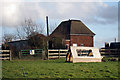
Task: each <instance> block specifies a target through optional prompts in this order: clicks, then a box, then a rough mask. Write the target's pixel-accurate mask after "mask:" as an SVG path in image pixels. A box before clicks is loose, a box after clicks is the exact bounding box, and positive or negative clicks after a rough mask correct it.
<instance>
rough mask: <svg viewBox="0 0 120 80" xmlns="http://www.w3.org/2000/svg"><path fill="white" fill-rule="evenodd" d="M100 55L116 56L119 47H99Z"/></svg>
mask: <svg viewBox="0 0 120 80" xmlns="http://www.w3.org/2000/svg"><path fill="white" fill-rule="evenodd" d="M100 53H101V56H106V57H107V56H114V57H117V56H118V55H119V53H120V49H100Z"/></svg>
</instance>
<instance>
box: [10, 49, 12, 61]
mask: <svg viewBox="0 0 120 80" xmlns="http://www.w3.org/2000/svg"><path fill="white" fill-rule="evenodd" d="M11 60H12V52H11V50H10V61H11Z"/></svg>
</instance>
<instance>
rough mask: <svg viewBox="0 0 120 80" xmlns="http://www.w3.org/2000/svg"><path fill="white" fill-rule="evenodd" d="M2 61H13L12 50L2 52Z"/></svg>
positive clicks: (0, 56) (0, 58)
mask: <svg viewBox="0 0 120 80" xmlns="http://www.w3.org/2000/svg"><path fill="white" fill-rule="evenodd" d="M0 52H1V54H0V60H12V56H11V51H10V50H0Z"/></svg>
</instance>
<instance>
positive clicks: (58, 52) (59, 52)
mask: <svg viewBox="0 0 120 80" xmlns="http://www.w3.org/2000/svg"><path fill="white" fill-rule="evenodd" d="M58 58H60V49H59V50H58Z"/></svg>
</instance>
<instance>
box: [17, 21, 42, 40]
mask: <svg viewBox="0 0 120 80" xmlns="http://www.w3.org/2000/svg"><path fill="white" fill-rule="evenodd" d="M16 31H17V37H18V38H19V39H25V38H28V37H30V36H33V35H34V34H36V33H37V34H39V33H40V34H42V33H43V32H44V27H43V24H42V23H40V24H36V23H35V22H33V20H32V19H26V20H25V21H24V22H23V23H21V26H19V27H18V28H17V30H16Z"/></svg>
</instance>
